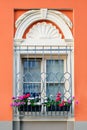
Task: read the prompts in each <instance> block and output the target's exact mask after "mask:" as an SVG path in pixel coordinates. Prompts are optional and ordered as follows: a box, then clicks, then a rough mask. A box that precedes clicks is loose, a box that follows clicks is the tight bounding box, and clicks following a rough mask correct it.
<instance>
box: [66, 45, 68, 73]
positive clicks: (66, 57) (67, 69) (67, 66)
mask: <svg viewBox="0 0 87 130" xmlns="http://www.w3.org/2000/svg"><path fill="white" fill-rule="evenodd" d="M67 65H68V64H67V46H66V72H68V66H67Z"/></svg>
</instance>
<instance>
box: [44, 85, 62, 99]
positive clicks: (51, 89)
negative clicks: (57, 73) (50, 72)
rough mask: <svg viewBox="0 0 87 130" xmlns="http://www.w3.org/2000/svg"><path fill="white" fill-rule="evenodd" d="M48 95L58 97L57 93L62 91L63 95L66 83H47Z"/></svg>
mask: <svg viewBox="0 0 87 130" xmlns="http://www.w3.org/2000/svg"><path fill="white" fill-rule="evenodd" d="M46 88H47V91H46V95H47V97H49V98H51V99H56V95H57V93H58V92H60V93H61V94H62V95H63V93H64V84H63V83H47V84H46Z"/></svg>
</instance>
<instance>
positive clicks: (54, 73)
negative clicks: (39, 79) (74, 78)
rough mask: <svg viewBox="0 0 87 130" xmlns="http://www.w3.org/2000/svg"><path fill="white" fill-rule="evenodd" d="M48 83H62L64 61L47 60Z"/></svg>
mask: <svg viewBox="0 0 87 130" xmlns="http://www.w3.org/2000/svg"><path fill="white" fill-rule="evenodd" d="M46 72H47V81H53V82H55V81H60V80H61V77H62V75H63V73H64V61H63V60H47V63H46Z"/></svg>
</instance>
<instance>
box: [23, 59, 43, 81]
mask: <svg viewBox="0 0 87 130" xmlns="http://www.w3.org/2000/svg"><path fill="white" fill-rule="evenodd" d="M23 70H24V82H40V81H41V60H40V59H24V60H23Z"/></svg>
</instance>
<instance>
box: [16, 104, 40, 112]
mask: <svg viewBox="0 0 87 130" xmlns="http://www.w3.org/2000/svg"><path fill="white" fill-rule="evenodd" d="M18 110H19V111H24V112H27V111H30V112H39V111H41V105H34V106H32V105H23V106H20V107H19V108H18Z"/></svg>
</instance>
